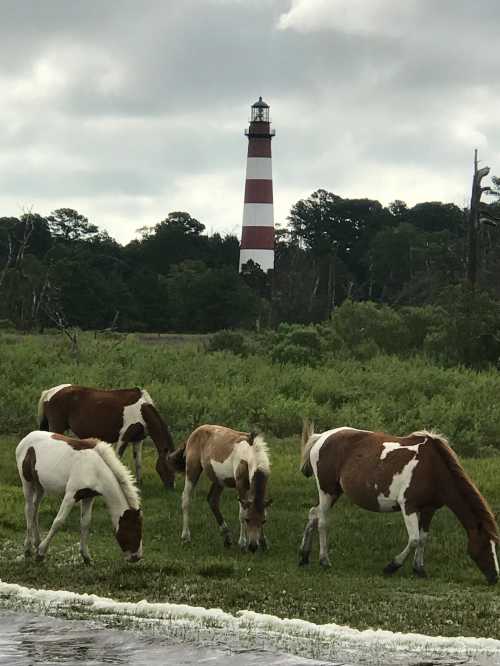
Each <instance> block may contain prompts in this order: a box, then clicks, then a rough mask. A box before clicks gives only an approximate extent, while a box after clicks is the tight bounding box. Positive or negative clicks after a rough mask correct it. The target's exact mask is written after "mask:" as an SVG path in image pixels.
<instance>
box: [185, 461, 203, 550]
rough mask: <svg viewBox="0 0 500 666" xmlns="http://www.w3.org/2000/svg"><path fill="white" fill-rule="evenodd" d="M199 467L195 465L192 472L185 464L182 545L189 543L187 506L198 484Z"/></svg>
mask: <svg viewBox="0 0 500 666" xmlns="http://www.w3.org/2000/svg"><path fill="white" fill-rule="evenodd" d="M201 470H202V468H201V465H197V466H196V467H195V469H194V470H193V469H192V468H191V466H190V465H189V464H186V480H185V481H184V490H183V491H182V534H181V539H182V541H183V542H184V543H189V542H190V541H191V532H190V531H189V504H190V502H191V496H192V494H193V490H194V488H195V486H196V484H197V483H198V479H199V478H200V474H201Z"/></svg>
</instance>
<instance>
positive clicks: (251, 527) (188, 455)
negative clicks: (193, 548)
mask: <svg viewBox="0 0 500 666" xmlns="http://www.w3.org/2000/svg"><path fill="white" fill-rule="evenodd" d="M170 459H171V460H172V461H173V462H175V464H176V466H177V468H178V469H182V468H183V469H185V472H186V481H185V485H184V492H183V493H182V516H183V523H182V537H181V538H182V541H184V542H185V543H187V542H189V541H191V533H190V530H189V503H190V500H191V495H192V493H193V490H194V488H195V486H196V484H197V482H198V479H199V478H200V475H201V473H202V471H205V473H206V475H207V476H208V478H209V479H210V481H211V482H212V485H211V486H210V491H209V493H208V497H207V500H208V503H209V504H210V508H211V509H212V511H213V514H214V516H215V519H216V521H217V524H218V525H219V529H220V531H221V533H222V536H223V539H224V545H225V546H230V545H231V543H232V539H231V534H230V531H229V527H228V526H227V524H226V521H225V520H224V517H223V515H222V513H221V511H220V508H219V503H220V497H221V494H222V491H223V490H224V487H226V486H228V487H231V488H236V491H237V493H238V499H239V502H240V538H239V542H238V543H239V546H240V548H241V549H246V548H248V549H249V550H250V551H251V552H255V551H256V550H257V548H258V547H259V546H261V548H263V549H265V548H267V542H266V538H265V536H264V529H263V525H264V523H265V522H266V507H267V506H269V505H270V503H271V500H269V499H266V488H267V482H268V479H269V474H270V471H271V468H270V462H269V455H268V451H267V444H266V443H265V442H264V440H263V438H262V437H261V436H260V435H257V436H256V435H255V434H254V433H248V432H239V431H237V430H231V428H226V427H224V426H219V425H202V426H200V427H199V428H196V430H194V431H193V432H192V433H191V435H190V436H189V437H188V440H187V442H186V445H185V447H184V448H182V449H177V450H176V451H175V452H174V453H173V454H171V455H170Z"/></svg>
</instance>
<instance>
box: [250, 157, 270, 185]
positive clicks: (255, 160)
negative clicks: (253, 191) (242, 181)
mask: <svg viewBox="0 0 500 666" xmlns="http://www.w3.org/2000/svg"><path fill="white" fill-rule="evenodd" d="M272 177H273V168H272V160H271V158H270V157H249V158H248V159H247V180H254V179H257V178H258V179H261V180H271V179H272Z"/></svg>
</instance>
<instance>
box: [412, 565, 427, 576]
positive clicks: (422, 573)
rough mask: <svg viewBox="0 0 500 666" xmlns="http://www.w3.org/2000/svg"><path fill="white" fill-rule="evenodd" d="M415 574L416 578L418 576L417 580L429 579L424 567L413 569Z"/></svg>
mask: <svg viewBox="0 0 500 666" xmlns="http://www.w3.org/2000/svg"><path fill="white" fill-rule="evenodd" d="M413 573H414V574H415V576H417V578H427V572H426V570H425V569H424V568H423V567H422V568H419V567H413Z"/></svg>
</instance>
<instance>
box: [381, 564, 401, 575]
mask: <svg viewBox="0 0 500 666" xmlns="http://www.w3.org/2000/svg"><path fill="white" fill-rule="evenodd" d="M400 567H401V565H400V564H398V563H397V562H394V561H393V562H389V564H388V565H387V566H386V567H384V573H385V574H386V576H392V574H393V573H396V571H397V570H398V569H399V568H400Z"/></svg>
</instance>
